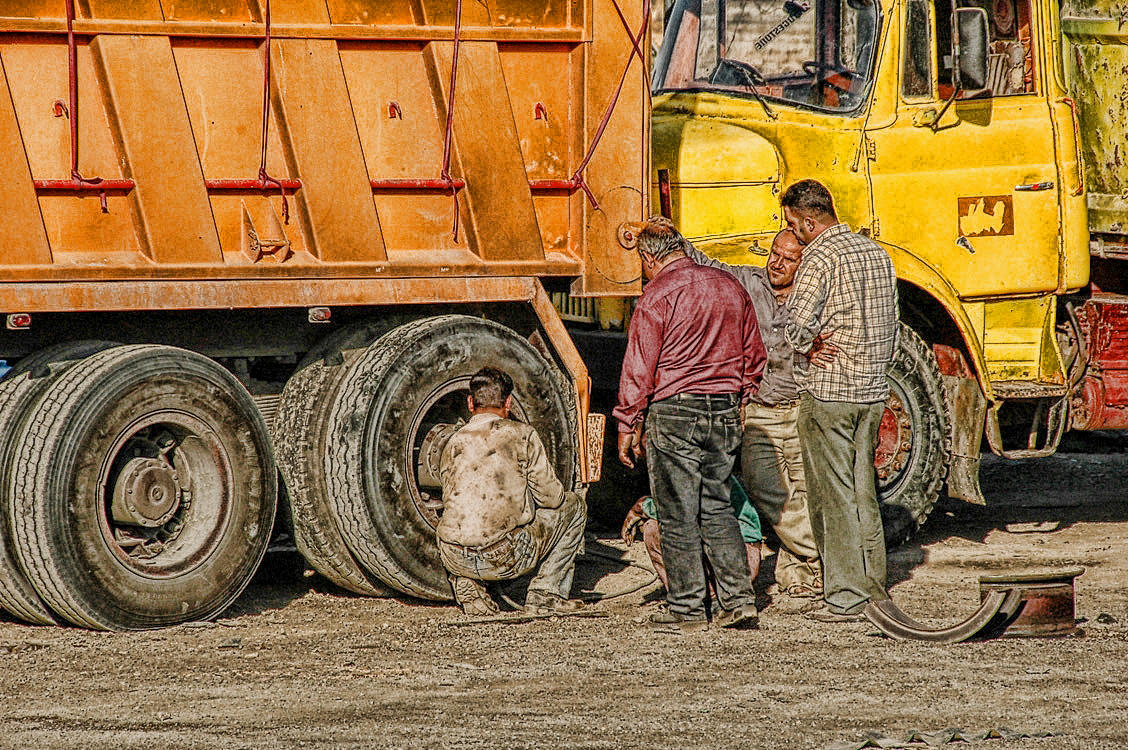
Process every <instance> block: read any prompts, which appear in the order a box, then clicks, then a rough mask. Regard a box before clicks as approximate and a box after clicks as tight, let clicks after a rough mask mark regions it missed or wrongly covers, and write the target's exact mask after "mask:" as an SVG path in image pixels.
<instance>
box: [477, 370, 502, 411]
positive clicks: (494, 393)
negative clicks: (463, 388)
mask: <svg viewBox="0 0 1128 750" xmlns="http://www.w3.org/2000/svg"><path fill="white" fill-rule="evenodd" d="M511 393H513V378H511V377H509V375H508V374H506V373H505V372H504V371H502V370H499V369H497V368H496V367H483V368H482V369H481V370H478V371H477V372H476V373H474V376H473V377H471V378H470V398H472V399H474V408H482V407H487V408H493V409H500V408H501V407H503V406H505V399H507V398H509V395H510V394H511Z"/></svg>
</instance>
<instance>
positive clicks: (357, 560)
mask: <svg viewBox="0 0 1128 750" xmlns="http://www.w3.org/2000/svg"><path fill="white" fill-rule="evenodd" d="M352 343H355V341H354V342H352ZM334 361H336V362H339V363H340V364H339V365H337V367H338V369H337V370H336V371H335V372H333V373H323V371H324V370H325V369H326V368H327V367H333V365H332V364H327V363H331V362H334ZM486 365H493V366H497V367H501V368H502V369H504V370H506V371H507V372H508V373H509V375H510V376H511V377H512V378H513V381H514V392H513V396H514V401H515V408H514V416H515V417H516V418H518V419H521V420H523V421H527V422H528V423H529V424H532V425H533V426H534V427H536V428H537V430H538V432H539V433H540V436H541V439H542V441H543V442H544V444H545V448H546V451H547V453H548V455H549V459H550V461H551V462H552V464H553V466H554V468H555V470H556V472H557V475H558V476H559V477H560V479H561V481H562V482H564V483H565V485H566V486H570V485H571V482H572V480H573V478H574V477H575V475H576V461H577V456H576V452H575V442H576V441H575V435H576V424H575V419H576V412H575V408H574V404H573V402H572V399H571V398H570V396H569V395H568V394H569V393H570V389H569V388H567V387H566V386H567V384H566V381H565V379H564V377H563V375H562V374H561V372H560V371H559V370H558V369H557V368H556V367H555V366H554V365H553V364H551V363H550V362H549V361H548V360H547V359H545V358H544V357H543V356H542V355H541V354H540V353H539V352H538V351H537V350H536V349H535V348H534V347H533V346H532V345H531V344H530V343H529V342H528V341H527V340H525V339H523V338H521V337H520V336H518V335H517V334H516V333H515V332H514V331H513V330H512V329H510V328H507V327H505V326H503V325H500V324H498V323H495V322H492V321H489V320H485V319H482V318H474V317H470V316H465V315H444V316H439V317H433V318H428V319H425V320H421V321H415V322H412V323H407V324H405V325H402V326H399V327H397V328H394V329H392V330H390V331H388V332H387V333H386V334H384V335H383V336H379V337H377V338H375V340H373V341H372V342H371V343H370V344H368V345H367V346H363V347H360V346H358V347H356V348H353V349H350V350H344V351H342V352H340V353H339V356H336V355H335V354H332V353H331V354H330V356H328V357H326V358H325V359H323V360H321V361H317V362H313V363H310V364H308V365H307V367H306V368H303V370H302V371H299V373H298V374H296V375H295V376H294V378H292V379H291V381H290V383H289V384H288V385H287V388H286V391H284V392H283V400H282V401H283V402H282V406H281V412H280V415H291V416H288V417H286V418H283V419H281V420H280V422H279V427H278V430H277V436H276V439H277V443H278V446H279V456H280V465H281V469H282V474H283V478H284V479H285V481H286V483H287V489H288V491H289V492H290V494H291V498H292V500H291V504H292V512H293V514H294V529H295V535H296V536H297V539H298V546H299V548H300V549H302V550H303V551H304V550H307V549H311V548H318V549H320V550H321V551H322V553H323V554H316V555H311V556H308V557H307V559H308V560H309V561H310V563H311V564H312V565H313V566H314V567H315V568H316V569H317V570H318V571H319V572H321V573H323V574H324V575H325V576H326V577H327V578H329V579H330V580H334V581H336V580H337V579H338V578H340V576H341V575H342V571H345V572H347V573H348V577H347V579H346V580H347V581H350V582H352V581H356V580H358V579H361V578H362V579H363V580H367V581H371V580H373V579H375V580H376V581H379V582H381V583H383V584H385V585H387V586H388V587H390V588H392V589H394V590H396V591H399V592H401V593H404V594H408V595H411V596H415V597H418V598H421V599H430V600H449V599H450V598H451V591H450V585H449V583H448V582H447V578H446V573H445V571H444V570H443V566H442V563H441V561H440V560H439V556H438V547H437V546H436V542H435V528H436V526H437V524H438V520H439V514H440V513H441V507H442V503H441V496H440V493H439V492H438V490H434V489H431V490H426V489H423V488H421V487H420V483H419V481H418V476H417V465H418V458H419V452H420V451H421V450H423V449H424V447H423V441H424V438H425V437H426V435H427V434H428V432H429V431H430V430H431V428H432V427H434V426H435V425H437V424H441V423H451V422H457V421H458V420H459V419H466V418H468V416H469V414H468V412H467V408H466V396H467V394H468V393H469V390H468V385H469V381H470V377H471V375H473V374H474V373H475V372H477V371H478V370H479V369H480V368H482V367H484V366H486ZM319 374H322V375H323V377H322V379H321V385H320V386H319V387H316V388H307V387H299V386H300V384H302V383H309V382H310V381H312V380H315V379H317V378H318V376H319ZM291 386H293V387H291ZM311 410H315V411H316V414H318V416H317V417H316V418H315V419H314V420H313V421H314V422H316V429H314V430H310V431H306V432H304V434H303V433H302V432H301V431H300V426H301V424H300V420H297V419H294V418H292V415H295V414H300V413H307V412H309V411H311ZM346 588H350V589H352V590H354V591H357V590H358V589H357V587H355V586H347V585H346ZM359 593H368V592H365V591H359Z"/></svg>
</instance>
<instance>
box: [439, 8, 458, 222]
mask: <svg viewBox="0 0 1128 750" xmlns="http://www.w3.org/2000/svg"><path fill="white" fill-rule="evenodd" d="M461 34H462V0H457V3H456V4H455V9H454V50H453V51H452V52H451V61H450V95H449V96H448V97H447V116H446V132H445V134H444V135H443V168H442V171H441V172H439V178H440V180H441V181H442V184H443V186H444V187H446V188H448V189H449V190H450V195H451V198H452V200H453V201H454V228H453V229H452V230H451V239H453V240H454V242H455V244H458V220H459V210H458V188H457V187H456V186H455V184H454V182H455V181H454V178H453V177H451V176H450V149H451V140H452V139H453V136H454V90H455V86H456V85H457V84H458V45H459V41H460V39H459V37H460V36H461Z"/></svg>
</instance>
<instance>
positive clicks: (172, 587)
mask: <svg viewBox="0 0 1128 750" xmlns="http://www.w3.org/2000/svg"><path fill="white" fill-rule="evenodd" d="M96 348H97V349H98V351H96V353H93V354H91V355H90V356H87V357H84V358H81V359H77V360H73V361H72V360H62V362H63V363H65V365H60V364H57V365H56V366H55V370H54V371H50V369H51V368H50V367H48V368H47V369H48V370H49V372H48V373H47V374H46V375H45V376H41V377H43V378H44V382H43V384H42V385H41V386H38V387H37V388H36V389H34V390H37V391H38V392H37V393H36V394H35V396H36V397H34V398H26V399H25V401H24V403H23V406H22V408H21V409H20V410H19V414H18V415H17V416H14V417H13V418H12V421H9V422H8V424H12V423H13V422H14V423H15V424H16V425H17V427H18V428H19V432H18V438H16V439H15V441H14V445H15V446H18V451H14V452H11V453H9V454H8V455H9V459H8V462H7V465H6V466H5V472H6V475H7V476H6V479H7V481H6V482H5V484H4V485H3V486H2V488H0V494H2V496H3V499H2V505H3V510H4V515H5V527H4V528H5V533H4V546H5V549H6V550H8V552H9V553H14V554H11V555H10V559H9V562H13V561H14V563H15V572H16V573H18V574H19V576H20V577H22V580H23V581H24V582H26V583H29V584H30V590H31V592H33V593H34V594H35V595H36V599H35V606H33V607H32V608H31V611H30V612H29V611H28V609H27V607H26V606H25V607H15V606H12V605H11V602H10V601H9V598H8V597H5V598H4V600H3V604H4V606H5V608H6V609H8V610H9V611H10V612H11V613H12V614H14V615H16V616H17V617H21V618H22V619H26V620H29V621H32V622H50V621H52V620H54V619H56V618H62V619H65V620H67V621H69V622H71V623H73V624H76V625H80V626H84V627H90V628H95V629H100V630H135V629H145V628H154V627H161V626H165V625H171V624H174V623H178V622H183V621H187V620H199V619H207V618H209V617H213V616H214V615H216V614H217V613H218V612H220V611H222V610H223V609H224V608H226V607H227V606H228V605H229V604H230V603H231V602H232V601H233V600H234V599H235V598H236V597H237V596H238V595H239V594H240V593H241V592H242V590H243V588H244V587H245V586H246V585H247V583H248V582H249V581H250V579H251V577H252V576H253V574H254V571H255V570H256V568H257V567H258V565H259V562H260V561H261V559H262V556H263V554H264V553H265V551H266V546H267V544H268V542H269V537H270V532H271V529H272V527H273V522H274V514H275V508H276V506H277V471H276V469H275V464H274V459H273V454H272V451H271V445H270V439H269V436H268V435H267V430H266V425H265V423H264V422H263V419H262V416H261V415H260V414H259V412H258V410H257V408H256V407H255V404H254V402H253V400H252V399H251V397H250V395H249V394H248V393H247V391H246V390H245V389H244V388H243V386H242V385H241V384H240V383H239V381H238V380H236V379H235V377H234V376H233V375H231V374H230V373H229V372H227V371H226V370H225V369H223V368H222V367H221V366H220V365H219V364H217V363H215V362H213V361H212V360H210V359H208V358H206V357H203V356H201V355H199V354H195V353H193V352H188V351H185V350H181V349H175V348H171V347H163V346H107V345H98V346H97V347H96ZM34 374H35V373H34V372H32V373H23V374H18V375H16V376H15V378H16V379H15V380H12V381H9V382H8V383H7V384H6V385H5V388H7V389H15V390H21V391H25V392H26V391H28V390H29V389H30V386H29V385H28V383H29V382H30V381H31V376H33V375H34ZM8 377H9V378H11V377H13V376H12V375H11V374H10V375H9V376H8ZM5 380H7V379H5ZM9 572H11V571H9ZM23 593H25V594H27V593H29V592H28V590H27V589H24V591H23ZM25 604H26V602H25ZM44 613H46V614H47V616H46V617H44V616H43V615H44ZM29 614H32V615H34V616H30V617H29V616H28V615H29Z"/></svg>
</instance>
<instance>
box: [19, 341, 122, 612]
mask: <svg viewBox="0 0 1128 750" xmlns="http://www.w3.org/2000/svg"><path fill="white" fill-rule="evenodd" d="M111 346H113V344H110V343H107V342H104V341H75V342H67V343H63V344H56V345H54V346H49V347H47V348H45V349H42V350H40V351H38V352H35V353H33V354H29V355H28V356H26V357H24V358H23V359H21V360H20V361H19V362H17V363H16V365H15V367H13V368H12V369H11V370H10V371H9V372H8V374H7V375H5V376H4V377H3V379H0V605H2V606H3V608H4V609H5V610H6V611H8V612H9V613H11V614H12V615H13V616H15V617H18V618H19V619H21V620H24V621H25V622H29V623H32V624H34V625H54V624H55V616H54V615H53V614H52V613H51V611H50V610H49V609H48V608H47V605H46V604H44V603H43V600H42V599H40V598H39V594H38V593H36V591H35V587H33V586H32V585H31V581H29V580H28V578H27V576H26V575H25V574H24V572H23V569H22V568H21V567H20V564H19V560H18V559H17V553H16V551H15V540H14V539H13V537H12V524H11V521H10V510H9V509H10V507H11V495H10V490H9V480H10V479H11V472H12V461H13V454H15V453H16V446H17V442H16V440H17V438H18V437H19V435H20V433H21V432H22V430H23V427H24V425H25V424H26V423H27V420H28V419H29V418H30V416H31V413H32V410H33V409H34V408H35V404H36V402H37V401H38V400H39V397H40V396H41V395H42V394H43V391H45V390H46V389H47V387H48V386H49V385H50V384H51V383H53V382H54V380H55V378H57V377H58V376H59V375H60V374H62V373H63V372H65V371H66V370H67V368H69V367H70V366H71V365H73V364H74V363H75V362H77V361H79V360H81V359H83V358H85V357H88V356H90V355H91V354H94V353H96V352H99V351H102V350H103V349H108V348H109V347H111Z"/></svg>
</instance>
